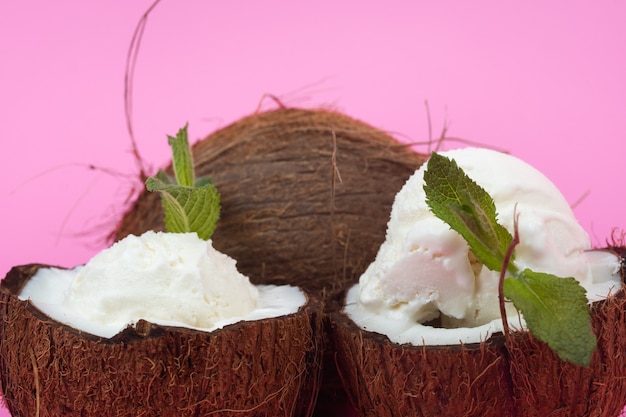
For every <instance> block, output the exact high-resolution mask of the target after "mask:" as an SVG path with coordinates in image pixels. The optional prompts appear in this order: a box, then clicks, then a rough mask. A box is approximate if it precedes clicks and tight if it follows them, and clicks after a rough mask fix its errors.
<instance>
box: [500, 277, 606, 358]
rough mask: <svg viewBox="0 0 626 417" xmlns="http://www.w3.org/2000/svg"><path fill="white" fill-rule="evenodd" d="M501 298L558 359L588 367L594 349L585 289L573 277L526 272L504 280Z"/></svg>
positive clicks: (594, 340) (594, 343) (594, 341)
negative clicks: (504, 299)
mask: <svg viewBox="0 0 626 417" xmlns="http://www.w3.org/2000/svg"><path fill="white" fill-rule="evenodd" d="M504 295H505V296H506V297H507V298H508V299H510V300H511V301H513V304H515V307H516V308H517V309H518V310H519V311H520V312H521V313H522V314H523V316H524V319H525V320H526V324H527V325H528V329H529V330H530V331H531V333H532V334H533V335H534V336H535V337H536V338H537V339H539V340H542V341H544V342H546V343H547V344H548V346H550V348H551V349H552V350H554V351H555V352H556V353H557V354H558V355H559V357H560V358H561V359H563V360H566V361H569V362H572V363H574V364H577V365H581V366H589V362H590V361H591V354H592V353H593V351H594V350H595V348H596V338H595V335H594V333H593V329H592V328H591V317H590V314H589V308H588V306H587V297H586V295H585V289H584V288H583V287H582V286H581V285H580V284H579V283H578V281H576V280H575V279H574V278H559V277H556V276H554V275H551V274H545V273H540V272H533V271H531V270H529V269H525V270H523V271H521V272H520V273H519V275H518V276H517V278H507V279H505V280H504Z"/></svg>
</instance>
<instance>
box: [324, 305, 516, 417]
mask: <svg viewBox="0 0 626 417" xmlns="http://www.w3.org/2000/svg"><path fill="white" fill-rule="evenodd" d="M331 319H332V322H331V323H332V325H331V327H332V339H333V341H334V345H335V352H336V358H337V359H336V361H337V367H338V371H339V375H340V376H341V378H342V380H343V382H344V388H345V389H346V391H347V393H348V396H349V397H350V399H351V401H352V403H353V404H354V406H355V408H356V410H357V412H358V413H359V416H361V417H410V416H415V417H444V416H450V417H452V416H454V417H457V416H476V417H479V416H483V417H496V416H497V417H504V416H507V417H508V416H512V415H513V414H512V413H513V401H512V395H511V385H510V382H511V381H510V380H509V379H508V378H507V377H506V376H507V375H508V370H507V360H506V351H505V349H504V340H503V338H492V339H493V340H491V341H490V342H488V343H482V344H472V345H459V346H446V347H437V348H435V347H425V346H412V345H397V344H395V343H392V342H391V341H389V339H388V338H387V337H386V336H384V335H381V334H378V333H373V332H368V331H365V330H362V329H360V328H359V327H357V326H356V325H355V324H354V322H353V321H352V320H351V319H350V318H349V317H348V316H346V315H345V314H343V313H341V312H335V313H333V315H332V316H331Z"/></svg>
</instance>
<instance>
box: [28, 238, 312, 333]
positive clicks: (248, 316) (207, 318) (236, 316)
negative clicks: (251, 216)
mask: <svg viewBox="0 0 626 417" xmlns="http://www.w3.org/2000/svg"><path fill="white" fill-rule="evenodd" d="M19 299H20V300H30V302H31V303H32V304H33V305H34V306H35V307H36V308H38V309H39V310H41V311H42V312H43V313H45V314H46V315H48V316H49V317H51V318H52V319H54V320H56V321H58V322H60V323H63V324H66V325H68V326H71V327H73V328H75V329H77V330H80V331H83V332H86V333H90V334H93V335H96V336H100V337H103V338H111V337H113V336H115V335H116V334H118V333H119V332H121V331H122V330H124V329H125V328H127V327H128V326H134V325H135V324H136V323H137V322H138V321H139V320H146V321H148V322H151V323H155V324H159V325H163V326H173V327H184V328H189V329H195V330H200V331H205V332H211V331H214V330H217V329H220V328H222V327H224V326H226V325H229V324H233V323H236V322H239V321H243V320H246V321H251V320H262V319H267V318H274V317H280V316H284V315H288V314H292V313H296V312H297V311H298V310H299V309H300V307H302V306H303V305H304V304H306V302H307V297H306V295H305V294H304V292H303V291H302V290H301V289H299V288H297V287H293V286H289V285H281V286H275V285H259V286H255V285H252V284H251V283H250V281H249V279H248V278H247V277H246V276H243V275H242V274H240V273H239V272H238V271H237V269H236V264H235V261H234V260H233V259H232V258H230V257H228V256H226V255H224V254H222V253H220V252H218V251H216V250H215V249H214V248H213V247H212V245H211V242H210V241H208V242H206V241H202V240H200V239H198V238H197V236H196V235H195V234H172V233H155V232H146V233H144V234H143V235H142V236H140V237H137V236H129V237H127V238H126V239H123V240H122V241H120V242H117V243H116V244H114V245H113V246H112V247H111V248H108V249H106V250H104V251H102V252H100V253H99V254H98V255H96V256H95V257H94V258H93V259H92V260H91V261H90V262H88V263H87V264H86V265H85V266H78V267H75V268H73V269H61V268H54V267H50V268H41V269H39V270H38V271H37V273H35V274H34V275H33V276H32V277H31V279H30V280H29V281H28V283H27V284H26V285H25V286H24V288H23V289H22V291H21V293H20V294H19Z"/></svg>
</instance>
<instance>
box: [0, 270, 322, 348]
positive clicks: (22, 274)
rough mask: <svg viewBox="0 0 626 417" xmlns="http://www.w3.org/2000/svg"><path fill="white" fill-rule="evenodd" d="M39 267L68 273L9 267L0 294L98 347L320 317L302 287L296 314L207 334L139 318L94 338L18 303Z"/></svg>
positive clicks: (319, 310)
mask: <svg viewBox="0 0 626 417" xmlns="http://www.w3.org/2000/svg"><path fill="white" fill-rule="evenodd" d="M42 268H58V269H62V270H70V269H71V268H67V267H61V266H54V265H46V264H41V263H32V264H23V265H17V266H14V267H12V268H11V269H10V270H9V272H8V273H7V275H6V276H5V278H4V279H2V280H0V293H4V294H6V295H8V296H9V297H13V298H15V299H16V301H17V302H19V303H26V309H27V311H29V312H30V313H31V314H33V315H34V316H35V317H36V318H37V319H39V320H41V321H42V322H45V323H47V324H48V325H49V326H53V327H57V328H60V329H62V330H63V331H65V332H68V333H70V334H73V335H75V336H78V337H82V338H84V339H86V340H89V341H93V342H98V343H102V344H120V343H132V342H135V341H145V340H148V339H155V338H159V337H162V336H163V335H165V333H167V332H180V333H189V334H202V335H207V336H213V335H215V334H217V333H218V332H220V331H222V330H224V331H230V330H233V329H237V328H239V327H242V326H246V325H249V324H251V323H255V322H262V321H264V320H276V319H279V320H281V319H287V318H291V317H295V316H298V315H315V314H319V315H321V314H322V311H323V303H322V302H321V300H320V299H319V297H318V296H317V295H315V294H313V293H311V292H310V291H307V290H306V289H305V288H302V287H297V288H298V289H299V290H300V291H302V293H303V294H304V296H305V299H306V301H305V303H304V304H303V305H302V306H300V307H299V308H298V310H297V311H296V312H293V313H290V314H283V315H280V316H275V317H266V318H263V319H254V320H240V321H237V322H235V323H231V324H227V325H225V326H223V327H220V328H218V329H214V330H211V331H204V330H199V329H193V328H189V327H184V326H168V325H162V324H158V323H152V322H150V321H148V320H144V319H139V320H137V322H136V323H135V326H133V325H131V324H129V325H128V326H127V327H126V328H124V329H122V330H121V331H120V332H118V333H117V334H115V335H114V336H112V337H109V338H107V337H104V336H98V335H95V334H92V333H89V332H86V331H84V330H80V329H78V328H76V327H72V326H71V325H68V324H66V323H63V322H60V321H58V320H56V319H54V318H52V317H50V316H49V315H47V314H46V313H45V312H43V311H42V310H41V309H39V308H38V307H37V306H36V305H35V304H33V302H32V301H31V300H30V299H28V300H20V299H19V298H17V297H18V295H19V293H20V292H21V291H22V289H23V288H24V286H25V285H26V284H27V283H28V281H29V280H30V279H31V278H32V276H33V275H35V273H36V272H37V271H38V270H39V269H42Z"/></svg>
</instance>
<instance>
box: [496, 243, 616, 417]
mask: <svg viewBox="0 0 626 417" xmlns="http://www.w3.org/2000/svg"><path fill="white" fill-rule="evenodd" d="M610 250H612V251H614V252H616V253H617V254H619V255H620V256H621V258H622V260H624V259H626V258H625V255H626V249H625V248H610ZM622 264H623V262H622ZM624 276H625V275H624V271H622V281H623V282H624ZM591 317H592V324H593V331H594V333H595V334H596V337H597V349H596V351H595V352H594V353H593V355H592V357H591V363H590V365H589V367H588V368H585V367H580V366H576V365H573V364H571V363H569V362H564V361H562V360H560V359H559V358H558V357H557V355H556V354H555V353H554V352H553V351H552V350H551V349H550V348H549V347H548V345H546V344H545V343H544V342H542V341H539V340H537V339H535V338H534V337H533V336H532V334H530V333H529V332H517V333H514V334H512V335H511V337H510V338H508V340H507V351H508V353H509V358H510V371H511V378H512V381H513V387H514V400H515V408H516V410H517V414H516V415H517V416H519V417H540V416H541V417H543V416H555V417H570V416H588V417H616V416H618V415H619V413H620V411H621V410H622V409H623V408H624V405H625V404H626V356H625V355H624V353H625V352H626V350H625V349H626V289H624V288H622V289H621V290H619V291H618V292H617V293H616V294H614V295H612V296H610V297H608V298H606V299H605V300H603V301H598V302H595V303H593V304H592V306H591Z"/></svg>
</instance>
